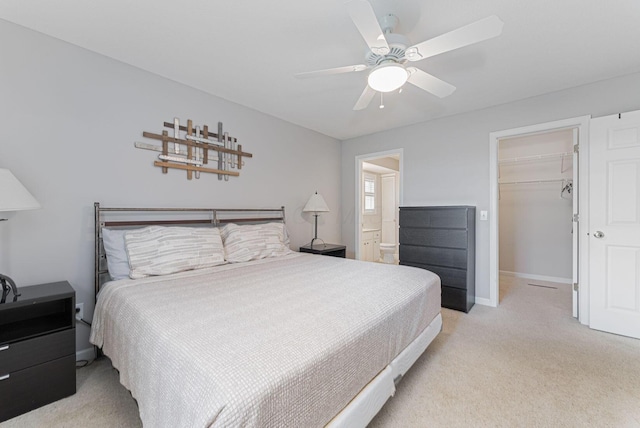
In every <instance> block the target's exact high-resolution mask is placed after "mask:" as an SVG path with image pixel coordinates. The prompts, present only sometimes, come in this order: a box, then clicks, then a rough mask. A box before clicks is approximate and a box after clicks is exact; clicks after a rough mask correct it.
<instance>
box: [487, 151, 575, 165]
mask: <svg viewBox="0 0 640 428" xmlns="http://www.w3.org/2000/svg"><path fill="white" fill-rule="evenodd" d="M567 156H573V152H562V153H549V154H545V155H532V156H518V157H515V158H506V159H498V163H514V162H526V161H533V160H541V159H553V158H564V157H567Z"/></svg>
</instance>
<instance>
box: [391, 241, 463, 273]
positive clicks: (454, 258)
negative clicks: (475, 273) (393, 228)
mask: <svg viewBox="0 0 640 428" xmlns="http://www.w3.org/2000/svg"><path fill="white" fill-rule="evenodd" d="M400 261H402V262H403V263H420V264H423V265H436V266H444V267H453V268H459V269H466V268H467V250H459V249H453V248H434V247H421V246H417V245H406V244H400Z"/></svg>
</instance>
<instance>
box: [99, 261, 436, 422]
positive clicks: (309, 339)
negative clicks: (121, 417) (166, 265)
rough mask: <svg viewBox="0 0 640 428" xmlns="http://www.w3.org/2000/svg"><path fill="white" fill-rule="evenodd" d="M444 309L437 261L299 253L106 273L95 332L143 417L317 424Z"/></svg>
mask: <svg viewBox="0 0 640 428" xmlns="http://www.w3.org/2000/svg"><path fill="white" fill-rule="evenodd" d="M439 311H440V280H439V278H438V277H437V276H436V275H434V274H433V273H431V272H428V271H426V270H422V269H416V268H411V267H404V266H393V265H382V264H377V263H365V262H358V261H353V260H346V259H338V258H334V257H326V256H316V255H310V254H298V253H295V254H291V255H288V256H283V257H278V258H274V259H265V260H259V261H254V262H248V263H241V264H234V265H225V266H218V267H215V268H209V269H203V270H199V271H190V272H184V273H180V274H174V275H168V276H164V277H150V278H145V279H139V280H135V281H134V280H121V281H114V282H111V283H109V284H107V285H106V286H105V287H104V288H103V290H102V291H101V293H100V296H99V299H98V303H97V305H96V309H95V313H94V318H93V328H92V331H91V342H92V343H94V344H95V345H97V346H99V347H102V348H103V351H104V353H105V354H106V355H107V356H108V357H109V358H111V361H112V363H113V366H114V367H115V368H117V369H118V370H119V371H120V381H121V383H122V384H123V385H124V386H125V387H126V388H127V389H129V390H130V391H131V393H132V395H133V397H134V398H135V399H136V400H137V401H138V406H139V409H140V417H141V419H142V421H143V424H144V425H145V426H147V427H172V428H176V427H190V428H191V427H208V426H216V427H217V426H220V427H231V426H234V427H235V426H244V427H313V426H323V425H325V424H326V423H327V422H328V421H329V420H330V419H331V418H332V417H333V416H334V415H336V414H337V413H338V412H339V411H340V410H341V409H342V408H344V407H345V406H346V405H347V404H348V402H349V401H350V400H351V399H352V398H353V397H354V396H355V395H357V393H358V392H359V391H360V390H361V389H362V388H363V387H364V386H365V385H366V384H367V383H368V382H369V381H370V380H371V379H373V378H374V377H375V376H376V375H377V374H378V373H379V372H380V371H381V370H382V369H383V368H385V367H386V366H387V365H388V364H389V362H391V360H393V358H394V357H395V356H396V355H398V353H400V351H402V350H403V349H404V348H405V347H406V346H407V345H408V344H409V343H410V342H411V341H412V340H413V339H414V338H415V337H416V336H418V334H420V332H421V331H422V330H423V329H424V328H425V327H426V326H427V325H428V324H429V323H430V322H431V320H432V319H433V318H434V317H435V315H437V314H438V313H439Z"/></svg>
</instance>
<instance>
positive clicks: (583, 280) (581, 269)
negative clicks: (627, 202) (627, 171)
mask: <svg viewBox="0 0 640 428" xmlns="http://www.w3.org/2000/svg"><path fill="white" fill-rule="evenodd" d="M590 119H591V116H579V117H574V118H570V119H563V120H557V121H553V122H546V123H539V124H536V125H530V126H523V127H520V128H513V129H506V130H503V131H497V132H491V133H490V134H489V210H490V211H489V212H490V213H493V214H492V215H491V217H490V221H489V299H481V300H483V302H481V303H484V304H486V305H488V306H494V307H497V306H498V305H499V299H500V287H499V270H498V268H499V248H498V230H499V229H498V225H499V223H498V143H499V141H500V140H501V139H503V138H511V137H522V136H526V135H533V134H540V133H546V132H549V131H559V130H562V129H572V128H577V129H578V144H579V154H580V155H579V157H578V162H579V169H578V202H579V207H578V213H579V222H578V224H579V225H580V226H581V227H579V228H578V233H579V238H581V239H579V240H578V243H579V250H578V277H579V290H580V293H579V294H578V308H579V311H578V314H579V318H578V320H579V321H580V323H582V324H587V325H588V324H589V269H588V260H589V241H588V239H587V233H588V225H589V218H588V216H589V175H588V173H589V121H590ZM476 299H477V298H476ZM479 303H480V302H479Z"/></svg>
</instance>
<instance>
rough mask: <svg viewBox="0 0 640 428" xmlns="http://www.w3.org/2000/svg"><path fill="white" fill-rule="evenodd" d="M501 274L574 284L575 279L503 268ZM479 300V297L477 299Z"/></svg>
mask: <svg viewBox="0 0 640 428" xmlns="http://www.w3.org/2000/svg"><path fill="white" fill-rule="evenodd" d="M500 275H504V276H515V277H516V278H526V279H533V280H536V281H549V282H557V283H560V284H572V283H573V280H572V279H571V278H560V277H557V276H545V275H532V274H529V273H521V272H509V271H507V270H501V271H500ZM476 302H477V299H476Z"/></svg>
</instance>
